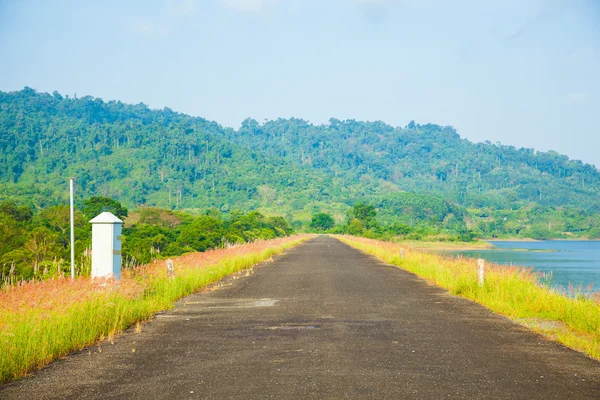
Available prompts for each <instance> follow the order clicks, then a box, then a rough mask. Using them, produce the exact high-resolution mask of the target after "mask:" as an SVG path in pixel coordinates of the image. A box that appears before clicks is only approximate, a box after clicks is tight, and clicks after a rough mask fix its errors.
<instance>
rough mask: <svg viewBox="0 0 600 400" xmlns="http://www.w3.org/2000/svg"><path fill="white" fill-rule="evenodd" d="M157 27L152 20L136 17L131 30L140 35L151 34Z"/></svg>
mask: <svg viewBox="0 0 600 400" xmlns="http://www.w3.org/2000/svg"><path fill="white" fill-rule="evenodd" d="M155 28H156V27H155V25H154V24H153V23H152V22H150V21H147V20H144V19H136V20H134V21H132V23H131V30H132V31H133V32H134V33H137V34H138V35H151V34H152V33H154V30H155Z"/></svg>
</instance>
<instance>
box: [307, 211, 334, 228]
mask: <svg viewBox="0 0 600 400" xmlns="http://www.w3.org/2000/svg"><path fill="white" fill-rule="evenodd" d="M334 225H335V221H334V220H333V217H332V216H331V215H329V214H326V213H323V212H319V213H316V214H314V215H313V216H312V218H311V220H310V228H311V229H314V230H317V231H326V230H327V229H331V228H333V226H334Z"/></svg>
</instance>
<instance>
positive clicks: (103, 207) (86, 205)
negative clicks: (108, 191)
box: [82, 196, 128, 219]
mask: <svg viewBox="0 0 600 400" xmlns="http://www.w3.org/2000/svg"><path fill="white" fill-rule="evenodd" d="M103 211H108V212H111V213H113V214H114V215H116V216H117V217H118V218H123V217H126V216H127V213H128V211H127V208H125V207H123V205H122V204H121V203H119V202H118V201H116V200H114V199H111V198H109V197H100V196H93V197H90V198H89V199H86V200H84V201H83V208H82V212H83V213H84V214H85V215H86V217H88V218H90V219H92V218H94V217H96V216H97V215H98V214H100V213H101V212H103Z"/></svg>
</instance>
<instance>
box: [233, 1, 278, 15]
mask: <svg viewBox="0 0 600 400" xmlns="http://www.w3.org/2000/svg"><path fill="white" fill-rule="evenodd" d="M277 3H279V0H221V4H223V5H224V6H225V7H227V8H230V9H232V10H235V11H241V12H250V13H261V12H263V11H265V10H267V9H268V8H269V7H272V6H274V5H276V4H277Z"/></svg>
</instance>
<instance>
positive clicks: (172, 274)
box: [167, 258, 175, 281]
mask: <svg viewBox="0 0 600 400" xmlns="http://www.w3.org/2000/svg"><path fill="white" fill-rule="evenodd" d="M167 276H168V277H169V280H171V281H172V280H173V279H175V264H174V263H173V260H171V259H170V258H169V259H168V260H167Z"/></svg>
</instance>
